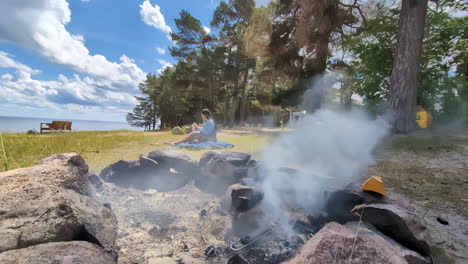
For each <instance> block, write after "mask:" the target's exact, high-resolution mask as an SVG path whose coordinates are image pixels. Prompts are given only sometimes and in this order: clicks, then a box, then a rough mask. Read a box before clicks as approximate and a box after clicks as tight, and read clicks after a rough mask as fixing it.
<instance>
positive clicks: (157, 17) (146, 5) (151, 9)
mask: <svg viewBox="0 0 468 264" xmlns="http://www.w3.org/2000/svg"><path fill="white" fill-rule="evenodd" d="M140 15H141V19H142V20H143V22H145V23H146V24H148V25H150V26H152V27H155V28H157V29H160V30H162V31H163V32H165V33H168V34H169V33H171V32H172V30H171V28H170V27H169V26H168V25H166V20H165V19H164V16H163V14H162V13H161V8H160V7H159V6H158V5H156V4H155V5H154V6H152V5H151V3H150V1H149V0H145V1H144V2H143V3H142V4H141V5H140Z"/></svg>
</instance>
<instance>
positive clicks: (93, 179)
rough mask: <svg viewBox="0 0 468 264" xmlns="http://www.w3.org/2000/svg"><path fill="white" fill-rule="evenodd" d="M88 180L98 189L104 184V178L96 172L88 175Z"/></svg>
mask: <svg viewBox="0 0 468 264" xmlns="http://www.w3.org/2000/svg"><path fill="white" fill-rule="evenodd" d="M88 181H89V182H90V183H91V184H92V185H93V186H94V187H95V188H96V190H101V189H102V186H103V185H104V182H103V181H102V179H101V178H100V177H99V176H97V175H96V174H94V173H92V174H89V175H88Z"/></svg>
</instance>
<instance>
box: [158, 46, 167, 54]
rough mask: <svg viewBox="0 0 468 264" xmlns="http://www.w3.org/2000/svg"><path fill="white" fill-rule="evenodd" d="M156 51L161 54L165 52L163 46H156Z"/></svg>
mask: <svg viewBox="0 0 468 264" xmlns="http://www.w3.org/2000/svg"><path fill="white" fill-rule="evenodd" d="M156 51H157V52H158V53H159V54H161V55H164V54H166V49H164V48H159V47H157V48H156Z"/></svg>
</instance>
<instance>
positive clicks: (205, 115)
mask: <svg viewBox="0 0 468 264" xmlns="http://www.w3.org/2000/svg"><path fill="white" fill-rule="evenodd" d="M201 118H202V119H203V121H204V122H205V125H204V126H203V127H199V126H198V124H197V123H195V122H193V124H192V132H191V133H190V134H188V135H187V136H185V137H183V138H181V139H180V140H177V141H173V142H168V144H169V145H172V146H174V145H177V144H180V143H182V142H190V143H202V142H207V141H213V142H217V141H218V140H217V138H216V124H215V122H214V120H213V117H212V115H211V112H210V110H208V109H203V110H202V111H201Z"/></svg>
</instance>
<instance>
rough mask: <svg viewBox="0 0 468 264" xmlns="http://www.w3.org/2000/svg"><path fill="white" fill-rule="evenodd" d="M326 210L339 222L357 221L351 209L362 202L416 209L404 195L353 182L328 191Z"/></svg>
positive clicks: (331, 217) (330, 216)
mask: <svg viewBox="0 0 468 264" xmlns="http://www.w3.org/2000/svg"><path fill="white" fill-rule="evenodd" d="M327 196H328V198H327V202H326V204H325V212H327V214H328V216H329V218H330V219H331V220H333V221H337V222H339V223H345V222H347V221H357V220H358V216H357V215H356V214H353V213H352V212H351V210H352V209H353V208H354V207H355V206H357V205H361V204H395V205H398V206H399V207H401V208H405V209H406V210H409V211H414V207H413V206H412V205H411V202H410V201H409V200H407V199H406V198H404V197H403V196H401V195H399V194H396V193H393V192H391V191H387V195H386V196H383V195H380V194H378V193H374V192H368V191H363V190H361V183H351V184H349V185H348V186H346V187H345V188H343V189H340V190H335V191H331V192H328V193H327Z"/></svg>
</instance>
